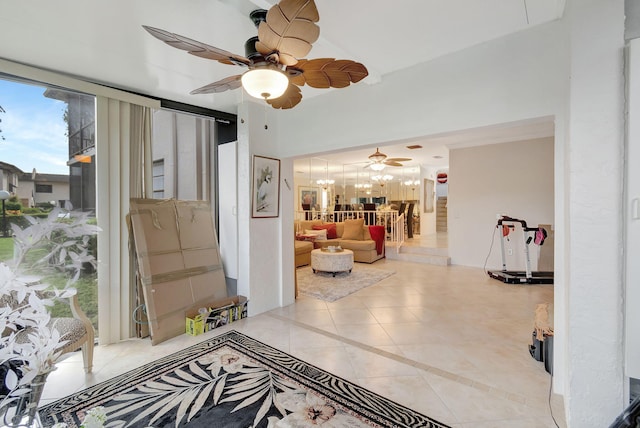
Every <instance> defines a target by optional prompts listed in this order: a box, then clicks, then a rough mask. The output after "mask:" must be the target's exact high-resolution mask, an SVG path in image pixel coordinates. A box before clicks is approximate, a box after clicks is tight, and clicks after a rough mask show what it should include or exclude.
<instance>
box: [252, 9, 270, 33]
mask: <svg viewBox="0 0 640 428" xmlns="http://www.w3.org/2000/svg"><path fill="white" fill-rule="evenodd" d="M249 18H251V21H253V24H254V25H255V26H256V28H258V26H259V25H260V23H261V22H263V21H266V20H267V10H266V9H256V10H254V11H253V12H251V13H250V14H249Z"/></svg>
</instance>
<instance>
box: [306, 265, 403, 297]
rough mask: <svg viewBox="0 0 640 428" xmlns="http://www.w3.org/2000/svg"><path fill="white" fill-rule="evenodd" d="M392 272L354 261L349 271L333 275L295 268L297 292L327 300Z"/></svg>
mask: <svg viewBox="0 0 640 428" xmlns="http://www.w3.org/2000/svg"><path fill="white" fill-rule="evenodd" d="M394 273H395V272H394V271H390V270H383V269H376V268H372V267H369V266H366V265H362V264H359V263H354V266H353V270H352V271H351V273H349V272H338V273H336V276H335V277H334V276H333V274H332V273H329V272H316V273H313V271H312V270H311V267H309V266H305V267H302V268H299V269H297V270H296V275H297V276H298V292H299V293H301V294H304V295H305V296H310V297H315V298H316V299H320V300H325V301H327V302H335V301H336V300H338V299H341V298H343V297H345V296H348V295H349V294H352V293H355V292H356V291H358V290H361V289H363V288H365V287H369V286H370V285H373V284H375V283H377V282H380V281H382V280H383V279H385V278H386V277H388V276H390V275H393V274H394Z"/></svg>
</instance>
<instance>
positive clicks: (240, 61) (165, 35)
mask: <svg viewBox="0 0 640 428" xmlns="http://www.w3.org/2000/svg"><path fill="white" fill-rule="evenodd" d="M142 28H144V29H145V30H147V31H148V32H149V34H151V35H152V36H153V37H155V38H156V39H159V40H162V41H163V42H165V43H166V44H168V45H169V46H173V47H174V48H177V49H182V50H183V51H187V52H189V53H190V54H192V55H195V56H199V57H201V58H206V59H212V60H215V61H219V62H221V63H223V64H229V65H247V66H248V65H249V64H250V63H251V61H249V59H248V58H245V57H243V56H242V55H236V54H233V53H231V52H227V51H225V50H223V49H219V48H216V47H215V46H210V45H207V44H205V43H202V42H199V41H197V40H193V39H189V38H187V37H184V36H181V35H179V34H174V33H170V32H168V31H165V30H161V29H160V28H154V27H149V26H146V25H143V26H142Z"/></svg>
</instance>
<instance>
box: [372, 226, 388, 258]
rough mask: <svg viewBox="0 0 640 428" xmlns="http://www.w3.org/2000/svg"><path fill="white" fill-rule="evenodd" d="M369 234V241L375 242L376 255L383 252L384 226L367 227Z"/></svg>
mask: <svg viewBox="0 0 640 428" xmlns="http://www.w3.org/2000/svg"><path fill="white" fill-rule="evenodd" d="M369 234H370V235H371V239H373V240H374V241H376V251H377V252H378V255H380V254H382V253H383V252H384V234H385V230H384V226H369Z"/></svg>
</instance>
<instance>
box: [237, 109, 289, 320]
mask: <svg viewBox="0 0 640 428" xmlns="http://www.w3.org/2000/svg"><path fill="white" fill-rule="evenodd" d="M273 115H274V112H271V111H269V112H268V117H267V123H268V129H265V110H264V106H262V105H258V104H256V103H253V102H248V101H246V102H244V103H243V104H242V105H240V106H239V109H238V121H239V123H238V152H237V154H238V165H237V166H238V169H237V176H238V232H239V233H238V294H241V295H244V296H247V297H248V298H249V305H248V311H249V315H250V316H252V315H257V314H259V313H262V312H265V311H268V310H271V309H274V308H277V307H280V306H284V305H288V304H290V303H293V301H294V267H293V266H294V265H295V264H294V250H293V241H294V237H293V227H291V225H292V224H293V212H292V211H291V210H290V209H288V208H287V209H282V207H290V206H291V205H292V203H293V192H292V191H289V189H288V187H287V186H286V184H285V182H284V180H285V179H286V180H287V181H288V182H289V183H290V184H291V183H293V163H292V162H291V161H288V160H285V161H282V162H281V165H280V168H281V169H280V215H279V217H277V218H251V181H252V160H253V155H261V156H268V157H275V158H278V143H277V139H276V136H277V129H278V126H277V122H276V120H275V119H273ZM283 224H285V225H287V227H286V228H283V227H282V225H283Z"/></svg>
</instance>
